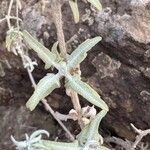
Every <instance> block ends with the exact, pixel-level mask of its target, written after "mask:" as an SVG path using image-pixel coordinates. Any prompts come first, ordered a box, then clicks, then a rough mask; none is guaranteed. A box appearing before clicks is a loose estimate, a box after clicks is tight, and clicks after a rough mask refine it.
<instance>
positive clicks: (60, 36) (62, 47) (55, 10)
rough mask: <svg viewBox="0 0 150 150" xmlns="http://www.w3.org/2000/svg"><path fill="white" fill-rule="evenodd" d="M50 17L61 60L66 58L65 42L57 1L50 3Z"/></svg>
mask: <svg viewBox="0 0 150 150" xmlns="http://www.w3.org/2000/svg"><path fill="white" fill-rule="evenodd" d="M52 4H53V5H52V15H53V19H54V23H55V26H56V29H57V38H58V42H59V48H60V51H61V55H62V56H63V58H66V56H67V50H66V42H65V37H64V33H63V22H62V13H61V3H60V1H59V0H57V1H56V0H53V2H52Z"/></svg>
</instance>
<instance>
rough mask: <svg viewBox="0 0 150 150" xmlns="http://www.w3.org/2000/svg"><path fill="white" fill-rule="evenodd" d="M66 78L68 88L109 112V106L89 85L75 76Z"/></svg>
mask: <svg viewBox="0 0 150 150" xmlns="http://www.w3.org/2000/svg"><path fill="white" fill-rule="evenodd" d="M66 78H67V81H66V87H67V88H71V89H73V90H74V91H75V92H77V93H78V94H80V95H81V96H83V97H84V98H85V99H87V100H88V101H89V102H90V103H92V104H94V105H96V106H97V107H100V108H101V109H104V110H106V111H108V106H107V104H106V103H105V102H104V101H103V100H102V99H101V98H100V96H99V95H98V93H97V92H96V91H95V90H93V89H92V88H91V87H90V86H89V85H88V84H86V83H84V82H82V81H81V80H79V79H78V78H77V77H75V76H71V75H67V76H66Z"/></svg>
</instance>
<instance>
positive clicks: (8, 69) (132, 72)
mask: <svg viewBox="0 0 150 150" xmlns="http://www.w3.org/2000/svg"><path fill="white" fill-rule="evenodd" d="M39 5H40V2H38V3H37V1H34V0H33V1H29V2H26V1H24V3H23V6H24V7H23V9H22V19H23V22H24V25H23V28H25V29H27V30H28V31H29V32H31V33H32V34H33V35H34V36H37V37H38V39H39V40H40V41H41V42H43V43H44V45H45V46H47V47H48V48H50V47H51V46H52V43H54V42H55V41H56V32H55V27H54V25H53V24H52V20H51V18H48V17H47V18H45V17H44V16H43V15H41V13H40V12H39V10H40V9H39ZM79 5H80V13H81V19H80V23H79V24H76V25H75V24H74V22H73V20H72V15H71V13H70V12H71V11H70V8H69V7H68V4H65V5H64V7H63V14H64V18H63V20H64V31H65V36H66V41H68V40H69V41H68V43H69V42H72V44H71V45H69V46H68V48H70V47H76V46H77V45H78V44H79V43H81V42H82V41H84V40H85V39H87V38H88V37H94V36H96V35H100V36H102V38H103V40H102V42H101V43H100V44H98V45H97V46H96V47H95V48H93V50H91V51H90V52H89V55H88V58H87V59H86V60H85V61H84V62H83V63H82V65H81V70H82V76H83V77H86V79H85V80H86V81H87V82H88V83H89V84H91V86H93V87H94V88H95V89H96V90H97V91H98V92H99V93H100V94H101V96H102V98H103V99H104V100H105V102H106V103H107V104H108V105H109V107H110V111H109V113H108V115H107V117H106V118H105V119H104V120H103V123H102V127H103V129H104V133H106V134H111V135H116V136H119V137H122V138H126V139H129V140H133V138H134V136H135V135H134V132H133V131H132V129H131V127H130V123H133V124H134V125H135V126H137V127H138V128H141V129H147V128H150V116H149V112H150V2H149V0H145V1H142V0H123V1H122V0H109V1H107V0H103V1H102V5H103V7H104V10H103V11H102V12H101V13H98V14H97V13H96V12H95V9H93V8H90V6H89V5H88V4H86V5H85V4H84V3H79ZM7 8H8V2H7V1H1V2H0V17H1V18H3V17H4V16H5V14H6V11H7ZM6 31H7V28H6V22H2V23H1V24H0V34H1V37H0V112H1V113H0V121H1V122H2V124H0V134H1V135H2V136H3V140H2V141H1V142H0V148H1V149H4V148H5V149H12V148H11V145H10V141H9V139H8V138H9V137H10V135H11V134H13V135H16V137H18V138H19V137H23V133H25V132H28V131H33V130H35V129H37V128H44V129H46V130H48V131H52V130H53V132H54V133H53V134H55V136H56V135H57V134H56V133H55V132H56V128H55V127H54V124H55V123H54V121H53V120H51V119H49V120H48V121H45V120H46V119H43V118H44V116H45V112H43V111H41V109H39V110H37V111H35V112H33V113H32V115H33V114H34V113H35V114H34V115H33V116H30V113H29V112H28V111H27V110H26V109H25V108H24V107H23V106H24V105H25V102H26V101H27V99H28V98H29V97H30V95H31V93H32V92H31V91H33V89H32V87H31V84H30V82H29V79H28V75H27V73H26V70H25V69H24V68H23V66H22V63H21V59H20V58H18V57H17V56H14V55H13V54H10V53H8V52H7V51H6V48H5V45H4V40H5V35H6ZM31 56H32V58H36V59H37V60H38V58H37V56H36V55H35V54H33V53H31ZM38 64H39V66H38V68H36V69H35V71H34V76H35V79H36V80H37V81H38V80H39V79H40V78H42V77H43V76H44V75H45V74H46V72H48V71H44V69H43V64H42V62H41V61H40V60H38ZM87 66H88V67H87ZM64 95H65V92H64V89H61V90H59V91H56V92H53V94H52V96H53V97H54V98H55V99H56V100H55V101H54V100H51V101H49V102H51V105H52V106H53V108H54V109H56V110H59V111H61V112H64V113H67V112H68V111H69V110H70V109H71V108H72V105H71V104H70V105H69V106H68V103H69V98H68V97H67V96H64ZM62 100H64V102H63V104H62ZM42 110H43V109H42ZM36 115H37V116H41V115H42V116H43V117H42V119H43V121H40V122H39V120H40V118H38V119H36V117H35V116H36ZM13 118H14V119H13ZM16 118H19V119H16ZM33 118H34V119H35V123H34V122H31V121H32V120H33ZM19 121H20V122H19ZM49 122H50V123H49ZM48 123H49V124H50V125H46V124H48ZM26 126H27V128H26V129H25V127H26ZM30 127H31V128H32V127H33V128H34V129H33V128H32V129H30ZM70 128H71V127H70ZM8 141H9V145H7V143H8ZM6 145H7V146H6Z"/></svg>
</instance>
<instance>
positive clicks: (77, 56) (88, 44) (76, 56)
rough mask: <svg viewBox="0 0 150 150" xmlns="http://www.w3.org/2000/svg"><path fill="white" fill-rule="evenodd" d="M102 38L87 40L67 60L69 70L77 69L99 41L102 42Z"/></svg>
mask: <svg viewBox="0 0 150 150" xmlns="http://www.w3.org/2000/svg"><path fill="white" fill-rule="evenodd" d="M101 39H102V38H101V37H99V36H98V37H95V38H93V39H87V40H86V41H84V42H83V43H82V44H80V45H79V46H78V47H77V48H76V49H75V50H74V51H73V52H72V54H71V55H70V56H68V58H67V63H68V65H67V66H68V68H69V69H71V68H74V67H77V66H78V65H79V64H80V63H81V62H82V61H83V60H84V59H85V58H86V56H87V52H88V51H89V50H90V49H91V48H92V47H93V46H95V45H96V44H97V43H98V42H99V41H101Z"/></svg>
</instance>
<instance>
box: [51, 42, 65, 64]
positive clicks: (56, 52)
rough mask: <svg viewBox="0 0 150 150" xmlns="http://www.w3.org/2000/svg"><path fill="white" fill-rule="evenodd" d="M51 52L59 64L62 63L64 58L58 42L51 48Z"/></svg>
mask: <svg viewBox="0 0 150 150" xmlns="http://www.w3.org/2000/svg"><path fill="white" fill-rule="evenodd" d="M51 52H52V53H53V54H55V55H56V61H57V62H60V61H61V60H63V58H62V57H61V56H60V54H59V52H58V41H57V42H55V43H54V44H53V46H52V48H51Z"/></svg>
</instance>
